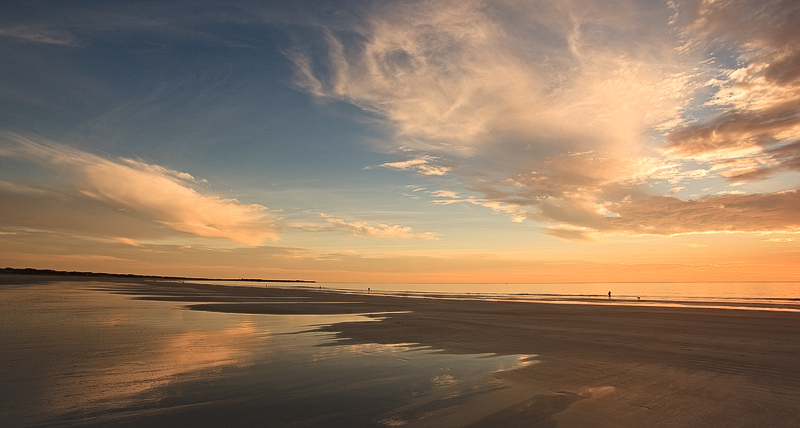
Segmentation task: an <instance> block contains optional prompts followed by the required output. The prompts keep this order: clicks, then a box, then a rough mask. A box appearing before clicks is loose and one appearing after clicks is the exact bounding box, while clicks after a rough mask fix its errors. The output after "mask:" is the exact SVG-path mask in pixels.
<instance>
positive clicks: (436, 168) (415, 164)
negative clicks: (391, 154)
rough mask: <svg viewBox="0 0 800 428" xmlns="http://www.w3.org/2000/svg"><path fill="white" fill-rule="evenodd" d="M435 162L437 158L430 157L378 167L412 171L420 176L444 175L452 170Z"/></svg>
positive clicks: (384, 164)
mask: <svg viewBox="0 0 800 428" xmlns="http://www.w3.org/2000/svg"><path fill="white" fill-rule="evenodd" d="M436 160H437V158H435V157H432V156H421V157H418V158H415V159H409V160H406V161H400V162H387V163H383V164H381V165H380V166H382V167H384V168H391V169H400V170H413V171H417V173H418V174H420V175H445V174H447V172H449V171H450V170H451V169H452V168H450V167H448V166H444V165H437V164H435V163H434V162H435V161H436Z"/></svg>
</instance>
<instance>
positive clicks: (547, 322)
mask: <svg viewBox="0 0 800 428" xmlns="http://www.w3.org/2000/svg"><path fill="white" fill-rule="evenodd" d="M102 288H103V289H104V290H107V291H111V292H114V293H122V294H128V295H131V296H133V297H135V298H137V299H152V300H163V301H176V302H186V304H187V305H189V306H190V307H191V308H192V309H195V310H202V311H214V312H228V313H252V314H259V313H263V314H345V313H353V314H355V313H359V314H361V313H372V314H374V315H373V316H374V317H377V318H381V319H382V321H381V322H370V323H365V322H352V323H339V324H334V325H331V326H325V327H321V329H322V330H324V331H330V332H335V333H336V336H337V337H338V339H339V340H338V342H337V345H342V344H345V345H346V344H353V345H361V344H369V343H380V344H396V343H415V344H419V345H420V346H427V347H430V348H432V349H436V350H440V351H439V352H442V353H449V354H486V353H489V354H498V355H514V354H527V355H536V358H535V359H536V360H537V361H538V362H537V363H536V364H531V365H528V366H526V367H523V368H520V369H516V370H511V371H505V372H499V373H496V374H494V375H493V376H496V378H497V379H496V388H495V389H494V390H493V392H492V393H491V394H485V395H484V396H483V398H482V399H480V400H473V401H471V402H469V403H465V404H464V405H462V406H456V407H453V408H451V409H445V410H442V411H439V412H434V413H432V414H430V415H428V417H426V418H420V419H418V420H416V421H412V423H410V424H409V426H474V427H516V426H519V427H530V426H537V427H538V426H541V427H555V426H558V427H700V426H702V427H791V426H800V340H799V339H800V313H798V312H785V311H758V310H737V309H706V308H697V307H678V308H675V307H653V306H644V305H642V306H636V305H633V306H630V305H613V304H612V305H608V304H604V305H600V304H585V303H582V302H576V303H575V304H563V303H562V304H552V303H531V302H498V301H475V300H472V301H453V300H441V299H421V298H403V297H394V296H382V295H374V294H371V295H368V294H362V295H356V294H342V293H336V292H330V291H326V290H316V289H309V288H299V287H286V288H281V287H276V286H272V285H270V286H268V287H264V288H245V287H225V286H215V285H205V284H188V283H187V284H179V283H155V282H139V283H134V282H131V281H122V282H120V283H119V284H114V285H108V284H107V285H104V286H102ZM605 303H607V302H605ZM389 422H391V421H389Z"/></svg>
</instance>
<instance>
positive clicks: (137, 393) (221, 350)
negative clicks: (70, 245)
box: [0, 282, 533, 426]
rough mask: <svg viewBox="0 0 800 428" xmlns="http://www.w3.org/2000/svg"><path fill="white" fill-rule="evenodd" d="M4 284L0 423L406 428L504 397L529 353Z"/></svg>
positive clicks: (318, 320) (337, 318)
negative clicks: (347, 337)
mask: <svg viewBox="0 0 800 428" xmlns="http://www.w3.org/2000/svg"><path fill="white" fill-rule="evenodd" d="M100 285H102V287H103V288H113V287H114V284H104V283H98V282H75V283H69V282H58V283H46V284H38V285H25V286H13V287H12V286H6V287H0V343H2V344H3V352H2V353H0V425H2V426H31V425H45V426H48V425H58V426H71V425H81V426H86V425H108V424H121V425H127V424H134V425H140V426H154V425H155V426H167V425H169V426H175V425H176V424H179V425H189V424H191V425H215V426H218V425H220V424H233V425H243V424H244V425H256V424H257V425H261V426H278V425H289V426H400V425H405V424H408V423H412V424H413V422H414V421H416V420H420V419H424V418H430V417H432V416H435V415H436V414H441V413H447V412H456V411H458V409H459V408H463V407H465V406H469V405H470V403H471V402H472V401H474V400H475V399H476V398H477V397H484V398H485V396H486V395H487V394H491V393H492V392H493V391H496V390H498V389H502V386H501V385H500V384H499V380H498V379H497V378H496V377H494V376H492V375H491V374H492V373H496V372H498V371H503V370H511V369H515V368H519V367H522V366H525V365H528V364H531V363H533V361H532V360H531V358H530V357H529V356H525V355H513V356H502V357H489V356H485V355H443V354H437V353H435V352H433V350H430V349H420V348H415V347H414V346H413V345H408V344H405V345H404V344H397V345H378V344H368V345H358V346H344V345H338V344H337V343H336V341H335V339H334V336H333V334H332V333H323V332H319V331H315V327H316V326H320V325H331V324H335V323H338V322H346V321H363V322H374V321H375V319H373V318H368V317H366V316H362V315H324V316H318V315H246V314H225V313H211V312H202V311H190V310H187V309H185V308H184V307H183V305H184V304H183V303H180V302H160V301H152V300H133V299H131V298H130V297H128V296H123V295H117V294H112V293H109V292H107V291H100V289H99V286H100Z"/></svg>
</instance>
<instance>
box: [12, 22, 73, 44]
mask: <svg viewBox="0 0 800 428" xmlns="http://www.w3.org/2000/svg"><path fill="white" fill-rule="evenodd" d="M0 36H5V37H11V38H15V39H17V40H22V41H25V42H29V43H42V44H48V45H59V46H70V47H77V46H78V42H77V40H76V39H75V37H73V36H71V35H70V34H68V33H66V32H63V31H57V30H50V29H43V28H38V27H33V26H0Z"/></svg>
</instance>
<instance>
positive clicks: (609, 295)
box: [608, 291, 611, 300]
mask: <svg viewBox="0 0 800 428" xmlns="http://www.w3.org/2000/svg"><path fill="white" fill-rule="evenodd" d="M608 299H609V300H611V292H610V291H609V292H608Z"/></svg>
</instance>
